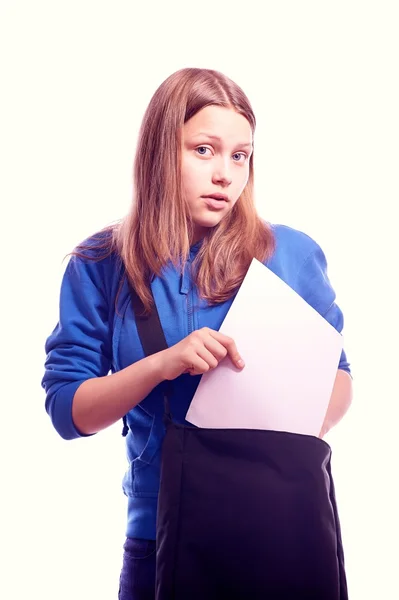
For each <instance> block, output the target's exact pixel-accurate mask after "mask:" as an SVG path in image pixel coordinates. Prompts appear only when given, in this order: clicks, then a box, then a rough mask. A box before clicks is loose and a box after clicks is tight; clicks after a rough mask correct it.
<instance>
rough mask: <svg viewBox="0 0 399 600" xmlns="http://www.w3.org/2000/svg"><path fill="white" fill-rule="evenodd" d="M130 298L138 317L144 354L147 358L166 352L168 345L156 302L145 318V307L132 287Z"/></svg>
mask: <svg viewBox="0 0 399 600" xmlns="http://www.w3.org/2000/svg"><path fill="white" fill-rule="evenodd" d="M150 291H151V288H150ZM130 296H131V299H132V306H133V311H134V315H135V317H136V325H137V331H138V334H139V337H140V341H141V344H142V346H143V350H144V354H145V355H146V356H151V354H156V353H157V352H161V350H166V348H168V344H167V343H166V339H165V334H164V332H163V329H162V325H161V321H160V320H159V314H158V309H157V306H156V304H155V301H154V304H153V309H152V311H151V313H150V315H149V316H144V314H143V313H144V305H143V303H142V301H141V299H140V297H139V296H138V294H137V293H136V291H135V290H134V289H133V288H132V287H131V288H130Z"/></svg>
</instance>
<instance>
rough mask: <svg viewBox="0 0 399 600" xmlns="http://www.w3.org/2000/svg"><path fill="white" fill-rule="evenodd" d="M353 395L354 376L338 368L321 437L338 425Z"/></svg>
mask: <svg viewBox="0 0 399 600" xmlns="http://www.w3.org/2000/svg"><path fill="white" fill-rule="evenodd" d="M352 397H353V389H352V377H351V376H350V375H349V373H348V372H347V371H343V370H342V369H338V371H337V376H336V378H335V383H334V387H333V391H332V394H331V398H330V403H329V405H328V409H327V413H326V416H325V419H324V423H323V427H322V428H321V431H320V435H319V437H321V438H323V437H324V436H325V435H326V433H328V431H330V429H332V427H334V426H335V425H337V423H339V421H340V420H341V419H342V417H343V416H344V415H345V413H346V412H347V411H348V409H349V407H350V405H351V403H352Z"/></svg>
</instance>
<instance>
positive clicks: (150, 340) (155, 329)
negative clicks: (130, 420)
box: [122, 286, 173, 436]
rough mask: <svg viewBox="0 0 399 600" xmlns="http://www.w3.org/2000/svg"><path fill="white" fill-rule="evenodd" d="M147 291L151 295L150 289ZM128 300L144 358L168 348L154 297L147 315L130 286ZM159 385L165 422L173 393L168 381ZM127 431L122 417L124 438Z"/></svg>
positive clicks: (168, 418) (169, 418)
mask: <svg viewBox="0 0 399 600" xmlns="http://www.w3.org/2000/svg"><path fill="white" fill-rule="evenodd" d="M149 291H150V293H151V295H152V290H151V288H150V290H149ZM130 298H131V301H132V307H133V312H134V316H135V319H136V326H137V332H138V334H139V338H140V341H141V345H142V346H143V350H144V354H145V355H146V356H151V355H152V354H156V353H157V352H161V351H162V350H166V349H167V348H168V347H169V346H168V344H167V341H166V338H165V334H164V331H163V329H162V325H161V321H160V319H159V313H158V309H157V305H156V304H155V300H154V296H152V298H153V308H152V310H151V312H150V314H149V315H145V314H144V310H145V309H144V305H143V303H142V301H141V299H140V297H139V295H138V294H137V292H136V290H135V289H134V288H133V287H131V286H130ZM161 385H162V388H163V393H164V419H166V420H167V421H171V420H172V416H171V412H170V403H169V398H170V397H171V395H172V391H173V390H172V384H171V382H170V381H168V380H166V381H164V382H163V383H162V384H161ZM128 430H129V429H128V426H127V421H126V416H124V417H123V431H122V435H123V436H126V435H127V433H128Z"/></svg>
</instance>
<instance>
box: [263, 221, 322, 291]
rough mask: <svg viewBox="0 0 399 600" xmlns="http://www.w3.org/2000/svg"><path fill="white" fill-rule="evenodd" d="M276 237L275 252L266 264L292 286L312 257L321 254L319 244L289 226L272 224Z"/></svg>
mask: <svg viewBox="0 0 399 600" xmlns="http://www.w3.org/2000/svg"><path fill="white" fill-rule="evenodd" d="M269 226H270V228H271V231H272V232H273V235H274V243H275V247H274V252H273V255H272V256H271V258H270V259H269V260H268V261H267V262H266V263H265V264H266V265H267V266H268V267H269V268H270V269H271V270H272V271H274V272H276V274H277V275H280V276H281V277H282V278H283V279H284V280H287V279H288V281H287V283H289V284H290V285H292V284H294V283H295V280H296V278H297V276H298V274H299V273H300V271H301V268H302V267H303V266H304V264H305V263H306V261H307V260H309V259H310V258H311V257H312V256H314V255H316V254H318V253H320V252H321V248H320V246H319V245H318V243H317V242H316V241H315V240H314V239H313V238H311V237H310V236H309V235H308V234H306V233H304V232H303V231H300V230H299V229H294V228H293V227H289V226H288V225H281V224H270V225H269Z"/></svg>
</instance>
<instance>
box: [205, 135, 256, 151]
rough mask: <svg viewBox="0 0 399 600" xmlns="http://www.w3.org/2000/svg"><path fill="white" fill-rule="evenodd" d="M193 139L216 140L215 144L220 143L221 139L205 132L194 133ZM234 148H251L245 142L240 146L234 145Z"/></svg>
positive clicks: (250, 145) (249, 144)
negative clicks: (205, 138)
mask: <svg viewBox="0 0 399 600" xmlns="http://www.w3.org/2000/svg"><path fill="white" fill-rule="evenodd" d="M194 137H207V138H209V139H210V140H216V141H217V142H221V141H222V138H220V137H219V136H218V135H213V134H212V133H206V132H205V131H202V132H201V133H196V134H195V136H194ZM235 145H236V146H240V148H252V144H251V143H247V142H245V143H244V142H243V143H242V144H235Z"/></svg>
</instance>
